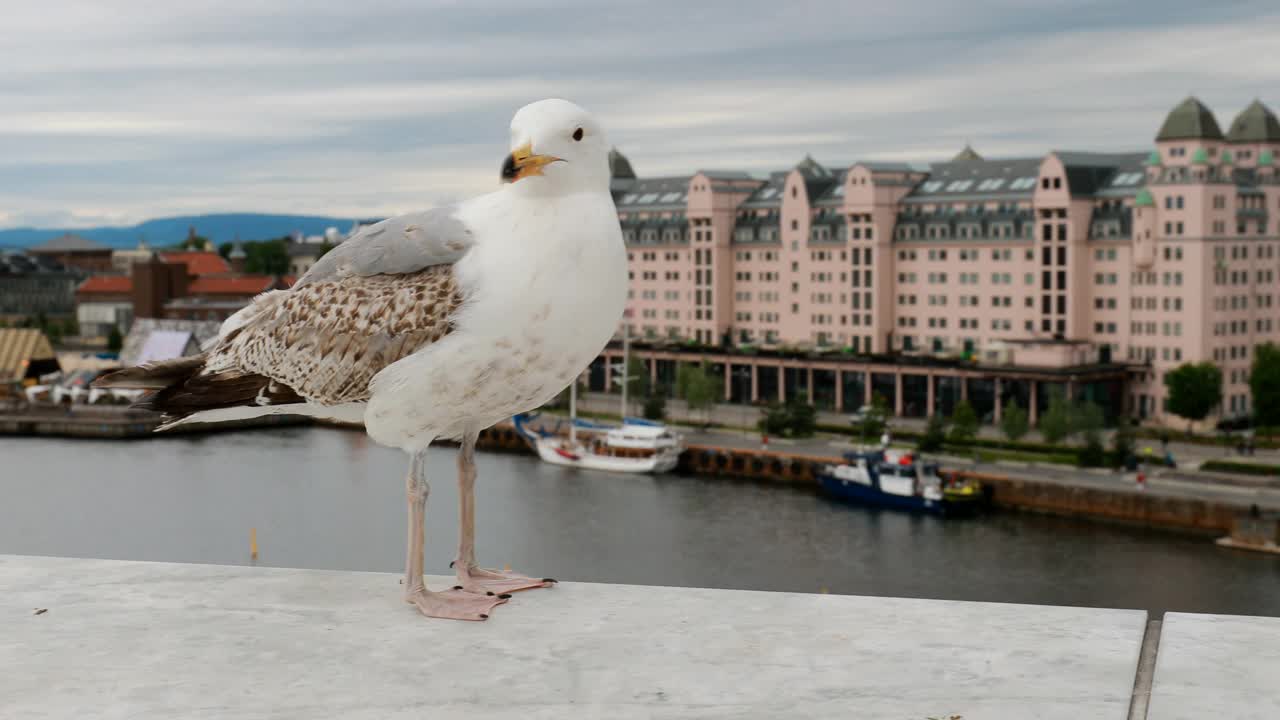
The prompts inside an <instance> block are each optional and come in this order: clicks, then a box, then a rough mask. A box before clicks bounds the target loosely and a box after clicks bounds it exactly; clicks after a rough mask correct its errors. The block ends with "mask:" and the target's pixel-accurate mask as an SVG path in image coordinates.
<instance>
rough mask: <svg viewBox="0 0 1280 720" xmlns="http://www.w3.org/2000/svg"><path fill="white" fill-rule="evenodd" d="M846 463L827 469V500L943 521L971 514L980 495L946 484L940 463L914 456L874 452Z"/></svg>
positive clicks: (822, 475) (969, 485)
mask: <svg viewBox="0 0 1280 720" xmlns="http://www.w3.org/2000/svg"><path fill="white" fill-rule="evenodd" d="M844 458H845V462H844V463H841V464H839V465H827V466H826V467H824V468H823V469H822V470H821V471H820V472H819V473H818V484H819V486H820V487H821V488H822V490H823V492H825V493H827V494H828V495H830V496H832V497H835V498H838V499H840V500H846V501H849V502H853V503H858V504H861V505H868V506H871V507H883V508H891V509H895V510H909V511H912V512H926V513H935V514H940V515H958V514H964V513H969V512H973V511H974V510H976V509H977V508H978V507H979V506H980V505H981V504H982V499H983V497H982V489H981V488H980V487H979V486H978V485H977V484H976V483H973V482H970V481H967V480H957V479H947V480H944V479H943V478H942V477H941V476H940V475H939V474H938V464H937V463H927V462H924V461H923V459H922V458H918V457H917V456H916V455H915V454H913V453H910V452H898V451H895V450H875V451H870V452H852V453H846V454H845V456H844Z"/></svg>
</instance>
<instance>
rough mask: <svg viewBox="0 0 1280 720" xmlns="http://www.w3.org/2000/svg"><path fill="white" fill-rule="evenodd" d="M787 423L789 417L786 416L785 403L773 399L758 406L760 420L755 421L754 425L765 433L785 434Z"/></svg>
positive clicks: (788, 422)
mask: <svg viewBox="0 0 1280 720" xmlns="http://www.w3.org/2000/svg"><path fill="white" fill-rule="evenodd" d="M789 424H790V418H789V417H788V416H787V406H786V405H783V404H782V403H780V402H777V401H774V402H771V403H769V404H768V405H766V406H765V407H763V408H760V421H759V422H757V423H756V426H757V427H759V428H760V432H762V433H764V434H765V435H776V436H779V437H782V436H784V435H786V434H787V426H788V425H789Z"/></svg>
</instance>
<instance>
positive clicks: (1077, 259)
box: [596, 98, 1280, 419]
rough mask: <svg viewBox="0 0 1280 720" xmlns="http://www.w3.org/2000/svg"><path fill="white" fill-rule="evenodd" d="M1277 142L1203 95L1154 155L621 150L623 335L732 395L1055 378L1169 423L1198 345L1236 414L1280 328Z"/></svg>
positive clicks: (1025, 391)
mask: <svg viewBox="0 0 1280 720" xmlns="http://www.w3.org/2000/svg"><path fill="white" fill-rule="evenodd" d="M1277 154H1280V122H1277V119H1276V116H1275V115H1274V114H1273V113H1272V112H1271V111H1270V110H1268V109H1267V108H1266V107H1265V106H1263V105H1262V104H1261V103H1259V102H1254V103H1253V104H1251V105H1250V106H1249V107H1247V108H1246V109H1245V110H1243V111H1242V112H1241V113H1240V114H1239V115H1238V116H1237V117H1236V118H1235V120H1234V121H1233V122H1232V123H1231V126H1230V129H1229V132H1228V133H1227V134H1226V135H1224V134H1223V133H1222V131H1221V130H1220V128H1219V126H1218V124H1217V122H1216V121H1215V119H1214V117H1213V114H1212V113H1211V112H1210V111H1209V110H1208V109H1207V108H1206V107H1205V106H1204V105H1203V104H1201V103H1200V102H1199V101H1198V100H1196V99H1195V98H1188V99H1187V100H1185V101H1184V102H1183V103H1181V104H1179V105H1178V106H1177V107H1175V108H1174V109H1173V110H1172V111H1171V112H1170V113H1169V115H1168V117H1167V118H1166V119H1165V121H1164V124H1163V125H1162V126H1161V127H1160V130H1159V132H1158V133H1157V134H1156V138H1155V148H1154V149H1153V150H1151V151H1149V152H1133V153H1084V152H1063V151H1053V152H1049V153H1048V154H1046V155H1044V156H1041V157H1030V158H1012V159H998V160H997V159H993V160H987V159H984V158H982V157H981V156H979V155H978V154H977V153H976V152H974V151H973V150H972V149H971V148H969V147H965V148H964V150H963V151H962V152H961V153H960V154H959V155H957V156H956V157H955V158H953V159H952V160H951V161H949V162H942V163H935V164H932V165H929V166H927V167H925V166H919V167H917V166H911V165H907V164H901V163H877V162H859V163H855V164H854V165H852V166H851V167H847V168H829V167H826V166H823V165H821V164H819V163H818V162H816V161H814V160H813V159H812V158H809V157H806V158H805V159H804V160H803V161H801V162H800V163H799V164H798V165H797V166H796V167H794V168H792V169H791V170H788V171H780V172H775V173H772V174H771V175H770V176H769V177H768V178H756V177H752V176H751V175H748V174H746V173H741V172H718V171H702V172H698V173H695V174H693V175H690V176H681V177H666V178H638V177H636V175H635V173H634V172H633V171H632V169H631V166H630V163H629V162H628V161H627V160H626V158H624V157H623V156H622V155H621V154H618V153H616V152H615V153H614V154H613V155H612V158H611V159H612V162H613V167H614V176H615V180H614V183H615V199H616V202H617V206H618V214H619V218H620V220H621V222H622V228H623V232H624V235H625V238H626V242H627V247H628V252H629V259H630V267H631V292H630V304H629V309H630V311H631V313H630V318H631V323H632V333H633V337H635V338H636V339H637V340H638V341H640V347H641V350H640V352H641V356H642V357H648V358H649V359H650V361H651V369H652V372H653V374H654V376H655V378H656V379H662V378H664V377H665V376H667V375H668V374H670V373H672V372H673V370H672V368H670V367H667V366H664V365H662V363H663V362H669V363H673V362H676V361H678V360H679V359H681V358H682V357H684V356H688V355H690V354H691V353H696V354H698V355H700V356H702V357H703V358H704V359H706V360H707V361H709V362H712V363H713V366H714V367H716V368H719V371H720V372H722V373H723V374H724V377H725V388H726V399H728V400H733V401H740V402H761V401H764V400H768V399H773V397H774V393H775V392H776V394H777V397H785V396H786V395H787V394H788V393H791V392H805V393H807V394H808V395H809V397H810V399H813V400H815V401H816V402H818V404H820V405H825V406H827V407H831V408H833V409H843V408H845V407H856V406H857V405H860V404H862V402H863V401H864V400H865V399H866V398H868V397H870V394H871V392H872V391H873V389H874V390H875V391H876V392H884V393H885V394H886V397H890V398H891V399H892V402H893V404H894V405H895V407H897V409H898V410H899V412H903V413H906V414H915V415H926V414H929V413H930V412H933V411H936V410H942V411H944V412H945V411H947V407H948V406H949V405H951V404H952V403H953V402H954V400H955V399H958V398H959V397H968V398H969V399H970V400H971V401H976V402H975V405H978V406H979V409H980V411H984V412H985V415H986V416H987V417H988V419H994V418H996V417H998V415H999V408H1000V406H1001V405H1002V404H1003V403H1004V402H1006V401H1007V400H1008V399H1010V398H1013V399H1015V400H1018V401H1019V403H1020V404H1022V405H1023V407H1028V406H1030V408H1031V409H1032V411H1033V413H1034V412H1035V410H1037V409H1039V408H1043V406H1044V403H1045V400H1046V394H1047V392H1048V391H1049V390H1050V389H1051V388H1052V387H1053V386H1054V385H1058V386H1060V387H1061V389H1062V390H1064V391H1067V392H1070V393H1072V394H1075V395H1082V396H1084V397H1089V398H1091V399H1094V400H1097V401H1099V402H1103V404H1105V405H1106V406H1107V409H1108V412H1109V413H1111V414H1115V413H1119V412H1129V413H1132V414H1135V415H1140V416H1143V417H1158V416H1160V415H1162V413H1163V407H1164V402H1163V401H1164V398H1165V388H1164V384H1163V381H1162V379H1163V374H1164V373H1165V372H1166V371H1167V370H1169V369H1171V368H1173V367H1176V366H1177V365H1179V364H1181V363H1183V362H1188V361H1204V360H1208V361H1212V362H1214V363H1216V364H1218V365H1219V366H1220V367H1221V368H1222V371H1223V375H1224V382H1225V387H1224V393H1225V399H1224V406H1223V408H1222V411H1221V415H1222V416H1234V415H1240V414H1243V413H1246V412H1248V410H1249V408H1250V399H1249V389H1248V369H1249V365H1250V362H1251V358H1252V348H1253V347H1254V346H1256V345H1258V344H1260V343H1262V342H1266V341H1280V315H1278V312H1280V311H1278V309H1277V305H1276V302H1277V295H1280V228H1278V227H1277V222H1276V220H1275V218H1273V217H1272V213H1275V214H1276V215H1280V173H1278V168H1277V166H1276V155H1277ZM692 345H696V347H691V346H692ZM645 348H647V349H645ZM644 353H648V355H645V354H644ZM904 367H909V368H919V370H916V371H912V370H904V369H903V368H904ZM762 368H763V369H764V372H765V374H766V375H769V374H771V373H775V371H776V374H775V376H774V378H773V379H771V380H770V379H767V378H766V379H765V380H763V381H762V380H761V379H760V374H761V369H762ZM815 370H816V371H817V374H815ZM877 375H879V376H881V377H879V378H877V377H876V376H877ZM850 377H852V378H853V379H852V380H850ZM917 377H923V378H925V379H924V380H923V381H919V380H917V379H914V378H917ZM748 378H749V380H748ZM886 378H889V379H886ZM607 382H608V380H607V379H605V378H604V377H603V374H602V373H599V372H597V380H596V384H597V385H599V384H602V383H607ZM762 383H763V386H764V388H763V390H762V387H761V385H762ZM851 393H852V394H853V395H856V396H857V397H856V398H851V397H850V394H851ZM969 396H975V397H969ZM976 396H981V397H976ZM948 397H949V398H950V399H948Z"/></svg>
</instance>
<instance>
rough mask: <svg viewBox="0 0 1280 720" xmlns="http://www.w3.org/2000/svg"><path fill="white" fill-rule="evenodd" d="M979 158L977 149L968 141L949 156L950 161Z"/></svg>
mask: <svg viewBox="0 0 1280 720" xmlns="http://www.w3.org/2000/svg"><path fill="white" fill-rule="evenodd" d="M981 159H982V156H981V155H979V154H978V151H977V150H974V149H973V148H972V147H971V146H970V145H969V143H965V144H964V147H963V148H962V149H961V150H960V152H958V153H956V156H955V157H953V158H951V162H965V161H967V160H968V161H972V160H981Z"/></svg>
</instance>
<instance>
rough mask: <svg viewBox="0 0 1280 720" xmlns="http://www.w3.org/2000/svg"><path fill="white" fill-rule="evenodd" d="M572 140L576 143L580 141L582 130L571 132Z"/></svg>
mask: <svg viewBox="0 0 1280 720" xmlns="http://www.w3.org/2000/svg"><path fill="white" fill-rule="evenodd" d="M573 139H574V140H576V141H578V142H581V141H582V128H578V129H577V130H574V131H573Z"/></svg>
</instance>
